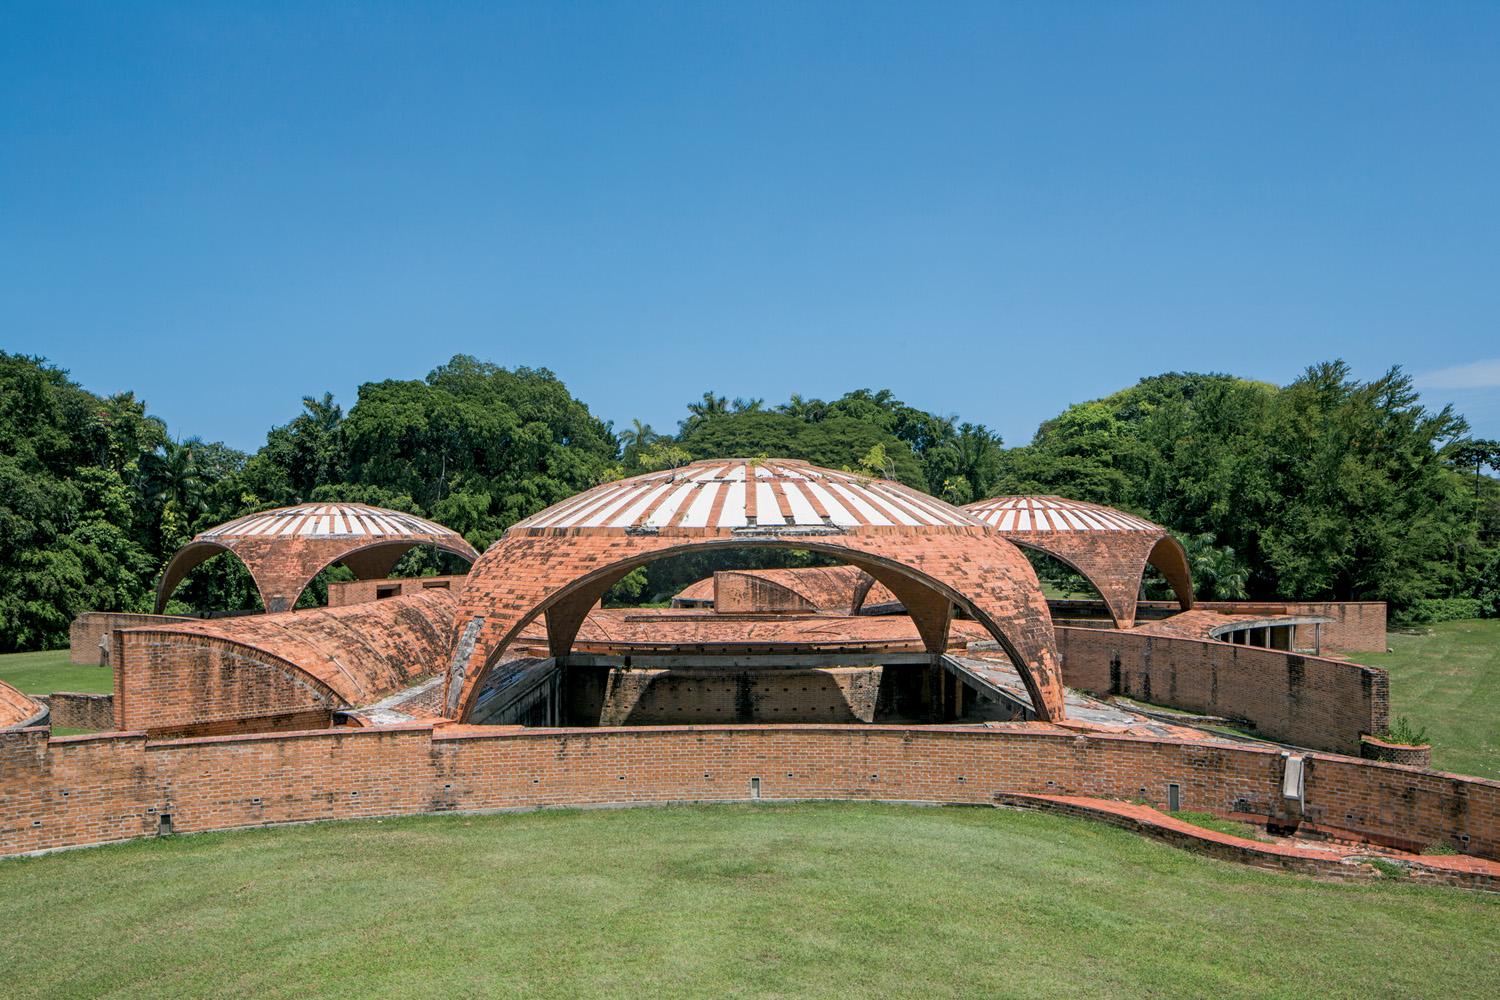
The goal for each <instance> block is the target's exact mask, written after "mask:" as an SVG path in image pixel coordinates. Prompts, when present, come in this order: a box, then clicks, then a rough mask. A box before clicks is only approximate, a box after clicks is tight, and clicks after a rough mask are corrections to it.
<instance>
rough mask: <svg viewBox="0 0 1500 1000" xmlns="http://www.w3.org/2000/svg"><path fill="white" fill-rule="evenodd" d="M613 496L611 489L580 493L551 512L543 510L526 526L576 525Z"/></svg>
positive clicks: (568, 526) (569, 526)
mask: <svg viewBox="0 0 1500 1000" xmlns="http://www.w3.org/2000/svg"><path fill="white" fill-rule="evenodd" d="M613 496H614V491H613V490H601V491H599V492H598V493H593V492H589V493H581V494H579V495H578V497H577V499H575V500H574V501H573V502H572V503H567V504H563V505H561V506H560V508H559V509H558V510H557V511H556V512H555V513H553V514H550V515H549V514H547V513H546V512H545V511H543V512H542V513H541V514H539V515H538V516H537V517H536V520H534V521H532V522H531V524H529V525H528V527H533V528H552V527H567V528H571V527H576V526H577V524H578V522H579V521H581V520H583V519H584V518H586V517H589V516H590V515H592V514H593V513H594V511H596V510H598V509H599V507H601V506H602V505H604V504H606V503H608V502H609V501H610V499H611V498H612V497H613Z"/></svg>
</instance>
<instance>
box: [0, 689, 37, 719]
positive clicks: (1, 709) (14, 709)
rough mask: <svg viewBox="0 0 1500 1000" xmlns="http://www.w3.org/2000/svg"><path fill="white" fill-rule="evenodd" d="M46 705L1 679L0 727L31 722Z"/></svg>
mask: <svg viewBox="0 0 1500 1000" xmlns="http://www.w3.org/2000/svg"><path fill="white" fill-rule="evenodd" d="M45 707H46V706H45V705H43V704H42V703H41V702H39V701H38V700H37V699H35V698H33V697H31V696H30V695H27V694H22V693H21V692H20V691H17V690H16V689H15V688H13V687H11V686H10V685H9V684H7V683H5V682H4V681H0V729H6V728H8V727H10V726H20V725H24V724H26V723H28V722H31V720H32V719H35V718H36V717H37V715H39V714H40V713H41V712H42V711H43V709H44V708H45Z"/></svg>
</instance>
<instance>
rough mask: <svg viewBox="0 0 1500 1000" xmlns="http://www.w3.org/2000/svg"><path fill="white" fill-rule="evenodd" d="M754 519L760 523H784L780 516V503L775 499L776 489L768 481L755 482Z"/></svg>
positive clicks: (784, 519)
mask: <svg viewBox="0 0 1500 1000" xmlns="http://www.w3.org/2000/svg"><path fill="white" fill-rule="evenodd" d="M755 520H756V521H757V523H760V524H785V523H786V518H784V517H782V516H781V504H780V503H778V502H777V500H776V489H775V487H773V486H772V485H771V484H770V483H763V482H760V481H759V480H758V479H757V481H756V483H755Z"/></svg>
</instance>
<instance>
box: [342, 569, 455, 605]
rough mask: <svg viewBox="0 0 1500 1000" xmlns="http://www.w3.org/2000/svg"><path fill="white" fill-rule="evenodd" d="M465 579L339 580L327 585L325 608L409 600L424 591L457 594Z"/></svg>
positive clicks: (448, 577) (444, 577) (421, 577)
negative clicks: (452, 592) (326, 606)
mask: <svg viewBox="0 0 1500 1000" xmlns="http://www.w3.org/2000/svg"><path fill="white" fill-rule="evenodd" d="M467 579H468V576H404V577H396V578H394V579H386V580H339V581H337V582H335V583H330V584H329V585H328V606H329V607H330V608H342V607H346V606H348V605H350V604H363V603H364V602H366V601H378V600H384V599H385V598H388V597H410V596H411V595H412V594H420V593H421V592H422V591H424V590H452V591H455V592H456V591H459V590H462V589H463V587H464V581H465V580H467Z"/></svg>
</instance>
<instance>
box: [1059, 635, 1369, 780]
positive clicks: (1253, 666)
mask: <svg viewBox="0 0 1500 1000" xmlns="http://www.w3.org/2000/svg"><path fill="white" fill-rule="evenodd" d="M1056 633H1057V649H1058V652H1059V653H1060V654H1061V655H1062V663H1063V683H1064V684H1066V685H1067V686H1068V687H1072V688H1077V689H1079V690H1081V691H1088V692H1090V693H1092V694H1097V695H1113V694H1122V695H1125V696H1126V697H1129V698H1138V699H1140V700H1141V701H1146V702H1151V703H1152V704H1156V705H1168V706H1171V707H1172V708H1180V709H1183V710H1184V711H1188V712H1196V713H1199V714H1202V715H1218V716H1225V717H1228V718H1233V719H1244V720H1247V721H1249V722H1252V723H1254V724H1255V732H1256V735H1258V736H1263V737H1265V738H1267V739H1271V740H1277V741H1280V742H1284V743H1290V744H1293V745H1295V746H1301V747H1311V748H1312V749H1315V750H1327V751H1330V752H1333V753H1340V754H1349V755H1351V756H1359V753H1360V737H1362V736H1364V735H1366V734H1375V733H1384V732H1385V731H1386V726H1387V724H1388V722H1389V717H1390V684H1389V679H1388V677H1387V675H1386V672H1385V671H1384V670H1381V669H1380V668H1379V667H1367V666H1362V665H1361V664H1358V663H1350V662H1348V661H1346V660H1330V659H1326V658H1324V657H1318V656H1303V655H1300V654H1297V653H1286V652H1283V651H1281V650H1276V649H1263V648H1260V647H1257V646H1237V645H1234V644H1232V643H1227V642H1218V641H1217V640H1212V639H1177V638H1170V637H1166V636H1159V635H1158V636H1152V635H1139V634H1136V633H1132V632H1118V631H1114V630H1110V629H1094V628H1061V627H1060V628H1058V629H1057V630H1056Z"/></svg>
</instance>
